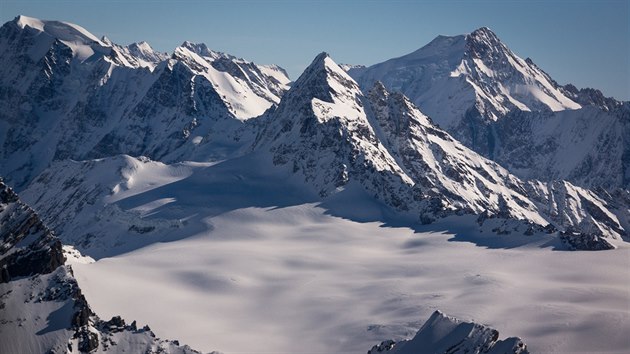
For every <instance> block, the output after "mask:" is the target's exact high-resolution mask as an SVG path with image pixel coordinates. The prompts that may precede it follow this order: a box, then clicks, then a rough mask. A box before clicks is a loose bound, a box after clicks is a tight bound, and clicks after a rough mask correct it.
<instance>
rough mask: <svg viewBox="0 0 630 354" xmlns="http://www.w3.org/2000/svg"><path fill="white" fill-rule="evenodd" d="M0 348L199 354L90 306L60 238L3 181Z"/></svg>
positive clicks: (0, 188)
mask: <svg viewBox="0 0 630 354" xmlns="http://www.w3.org/2000/svg"><path fill="white" fill-rule="evenodd" d="M0 230H1V231H0V241H1V242H2V248H1V249H0V309H2V312H1V313H0V351H1V352H3V353H44V352H66V353H85V352H90V353H102V352H121V353H122V352H144V353H181V354H193V353H198V352H197V351H194V350H192V349H190V348H189V347H188V346H179V344H178V343H177V342H171V341H164V340H160V339H159V338H156V337H155V335H154V334H153V332H151V330H150V329H149V328H148V326H146V327H144V328H141V329H138V328H137V327H136V322H135V321H134V322H133V323H132V324H130V325H127V324H125V321H124V320H122V319H121V318H120V317H114V318H112V319H111V320H110V321H103V320H101V319H99V318H98V316H96V315H95V314H94V313H93V312H92V310H91V309H90V307H89V305H88V303H87V301H86V300H85V297H84V296H83V295H82V293H81V289H80V288H79V285H78V284H77V281H76V279H75V278H74V274H73V272H72V268H71V266H70V265H68V264H67V263H66V257H65V255H64V251H63V250H62V247H61V242H60V241H59V239H58V238H57V237H55V236H54V235H53V234H52V233H51V231H50V230H49V229H48V228H47V227H46V226H45V225H44V224H43V223H42V222H41V220H40V219H39V217H38V216H37V214H35V212H34V211H33V210H32V209H31V208H30V207H28V206H27V205H26V204H24V203H23V202H21V201H20V199H19V198H18V196H17V195H16V194H15V193H14V192H13V190H12V189H11V188H9V187H8V186H7V185H5V184H4V183H3V182H2V181H0Z"/></svg>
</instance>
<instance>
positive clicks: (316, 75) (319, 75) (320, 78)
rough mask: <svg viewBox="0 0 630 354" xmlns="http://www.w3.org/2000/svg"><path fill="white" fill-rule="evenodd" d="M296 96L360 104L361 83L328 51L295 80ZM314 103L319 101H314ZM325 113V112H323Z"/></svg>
mask: <svg viewBox="0 0 630 354" xmlns="http://www.w3.org/2000/svg"><path fill="white" fill-rule="evenodd" d="M291 91H293V95H294V96H302V97H304V98H306V99H309V100H310V99H317V101H322V102H328V103H334V102H335V101H336V100H341V101H345V102H355V105H357V104H360V103H359V102H358V100H357V96H358V95H361V90H360V89H359V85H358V84H357V83H356V82H355V81H354V80H353V79H352V78H351V77H350V76H349V75H348V74H347V73H346V72H345V71H344V70H343V69H342V68H341V67H340V66H339V65H337V63H335V61H334V60H332V58H330V56H329V55H328V53H326V52H322V53H320V54H318V55H317V56H316V57H315V59H313V62H312V63H311V64H310V65H309V66H308V67H307V68H306V69H305V70H304V72H303V73H302V75H300V77H299V78H298V79H297V80H296V81H295V83H294V84H293V87H292V89H291ZM314 105H315V106H317V105H318V103H317V102H315V101H314ZM322 113H323V112H322Z"/></svg>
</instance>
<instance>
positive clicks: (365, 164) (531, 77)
mask: <svg viewBox="0 0 630 354" xmlns="http://www.w3.org/2000/svg"><path fill="white" fill-rule="evenodd" d="M0 52H1V53H2V55H1V56H0V108H1V109H0V146H1V147H2V148H1V150H0V175H1V176H3V177H4V179H5V182H4V183H6V184H7V185H11V186H12V187H13V188H15V190H16V191H17V193H18V194H19V195H20V198H22V199H23V200H24V202H25V203H23V202H21V201H18V199H17V195H16V194H14V192H13V191H12V190H11V189H9V187H8V186H6V185H4V184H3V185H2V188H3V189H2V190H3V192H2V193H3V194H2V196H3V198H4V199H3V200H2V203H3V204H2V205H3V207H2V210H0V212H3V213H5V214H6V215H9V216H10V217H6V218H5V217H4V216H3V219H2V221H3V228H2V231H3V233H4V234H3V239H4V241H3V242H4V243H3V251H4V252H5V253H3V254H2V257H3V258H0V265H3V266H4V267H5V268H3V275H2V279H3V281H4V282H7V283H9V284H13V285H12V286H13V288H12V290H10V291H13V293H14V294H18V293H19V291H18V290H16V289H18V288H19V289H26V288H29V289H35V288H37V289H38V290H37V291H40V292H42V293H44V292H47V291H48V292H50V289H56V288H59V287H61V288H63V289H66V288H68V289H69V290H68V289H66V290H63V291H64V293H63V294H61V295H59V296H58V297H54V296H53V297H52V298H51V300H46V301H53V300H54V301H55V305H54V306H52V305H47V306H46V308H45V309H44V310H42V311H48V312H50V313H57V312H55V311H57V307H58V306H59V304H60V303H63V304H64V305H63V306H62V307H63V308H64V311H63V316H65V317H63V316H62V314H61V312H59V314H58V315H57V316H58V317H59V318H60V321H61V322H63V323H64V324H63V325H61V324H60V325H58V327H56V328H55V329H51V330H50V331H47V330H46V329H41V328H40V327H41V326H42V324H41V323H40V322H38V321H35V322H33V323H32V324H29V326H30V327H29V328H31V329H32V332H36V331H44V332H42V333H49V332H50V333H53V334H51V335H50V336H51V338H52V337H55V338H57V339H58V338H62V337H63V340H61V341H57V342H54V341H52V339H51V341H48V342H41V343H31V342H29V344H28V345H29V346H31V347H29V348H30V349H28V350H31V349H33V348H35V347H34V346H40V347H37V348H44V347H46V348H52V347H53V344H51V343H54V345H58V343H62V342H68V343H71V344H69V345H70V347H69V350H70V352H72V351H73V350H76V349H73V348H79V349H78V350H79V351H84V349H85V351H90V350H92V349H95V348H97V347H98V343H96V344H95V343H94V342H98V341H101V342H103V343H106V342H107V341H108V340H109V341H110V342H112V341H113V342H121V341H122V342H124V341H131V340H133V341H136V340H138V341H140V342H142V343H144V344H143V345H146V346H147V348H152V349H150V350H153V351H158V352H159V351H160V350H166V351H168V352H190V351H191V349H190V348H188V347H180V346H179V344H178V343H173V342H168V341H161V340H158V339H156V338H154V336H152V335H149V334H150V331H148V330H147V331H143V330H138V329H137V328H136V326H135V325H133V326H130V325H126V324H125V323H124V321H122V319H120V317H118V318H114V319H112V321H113V322H112V321H109V322H104V321H102V320H100V319H99V318H98V317H97V316H96V315H94V314H93V313H92V311H91V310H90V309H89V307H87V304H86V303H85V299H84V298H83V297H82V295H80V294H81V293H80V290H79V289H78V286H77V285H76V280H74V278H73V275H72V270H71V268H70V267H69V266H67V265H64V264H65V263H66V260H65V259H64V256H63V253H62V252H61V243H63V244H66V245H71V246H73V247H75V248H76V249H77V250H78V251H77V252H80V253H82V254H85V255H87V256H90V257H93V258H95V259H97V260H98V259H101V258H106V257H111V256H115V255H119V254H122V253H126V252H130V251H133V250H136V249H139V248H142V247H144V246H146V245H149V244H153V243H156V242H170V241H174V240H179V239H183V238H186V237H187V236H188V235H192V234H194V233H195V232H196V230H199V229H200V228H203V227H205V226H204V225H205V224H204V223H203V221H204V220H205V219H204V218H207V217H210V216H215V215H220V214H222V213H224V212H226V211H228V210H235V209H237V208H241V207H273V206H275V207H280V206H287V205H294V204H301V203H319V205H321V206H322V207H324V208H325V209H326V210H327V212H329V213H330V214H332V215H337V216H342V217H345V218H349V219H351V220H358V221H375V220H376V221H381V222H384V223H390V224H395V225H405V226H406V227H410V228H418V227H422V226H423V225H429V224H432V223H435V222H438V221H439V220H442V219H445V218H462V220H464V219H465V220H469V218H468V217H472V218H473V219H472V220H474V222H473V223H472V224H471V225H472V226H470V227H471V230H474V231H477V230H478V231H479V232H489V233H494V234H497V235H500V236H502V237H524V238H527V237H533V238H535V237H550V238H552V239H553V240H554V241H553V242H555V243H554V244H555V245H556V248H557V249H563V250H610V249H614V248H616V247H618V246H619V245H624V244H625V243H626V242H627V241H628V240H629V234H628V231H627V230H629V229H630V192H629V189H630V172H629V169H630V157H629V156H630V144H629V142H630V109H629V108H628V102H621V101H617V100H615V99H613V98H607V97H604V95H603V94H602V93H601V92H600V91H598V90H596V89H577V88H576V87H574V86H572V85H570V84H568V85H560V84H558V83H557V82H556V81H554V80H553V79H552V78H551V77H550V76H549V75H548V74H547V73H545V72H544V71H543V70H542V69H540V68H539V67H538V66H536V65H535V64H534V62H533V61H532V60H531V59H529V58H527V59H522V58H520V57H519V56H517V55H516V54H514V53H513V52H512V51H511V50H510V49H509V48H508V47H507V46H506V45H505V44H504V43H502V42H501V41H500V40H499V38H498V37H497V36H496V35H495V34H494V33H493V32H492V31H491V30H490V29H488V28H485V27H484V28H480V29H477V30H475V31H473V32H472V33H470V34H467V35H461V36H454V37H447V36H439V37H437V38H436V39H434V40H433V41H432V42H430V43H429V44H427V45H426V46H424V47H422V48H420V49H419V50H417V51H415V52H413V53H411V54H408V55H405V56H402V57H399V58H394V59H390V60H388V61H386V62H383V63H380V64H376V65H373V66H370V67H365V66H360V65H338V64H337V63H335V61H334V60H333V59H332V58H331V56H330V55H328V54H327V53H321V54H319V55H317V56H316V57H315V58H314V60H313V62H312V63H311V64H310V65H309V66H308V67H307V68H306V69H305V70H304V72H303V73H302V75H301V76H300V77H299V78H298V79H297V80H295V81H291V80H290V79H289V78H288V75H287V73H286V72H285V71H284V70H283V69H282V68H280V67H279V66H277V65H259V64H256V63H253V62H250V61H247V60H245V59H240V58H236V57H234V56H232V55H229V54H225V53H221V52H217V51H213V50H211V49H209V48H208V47H207V46H206V45H205V44H201V43H191V42H184V43H183V44H182V45H181V46H179V47H177V48H176V49H175V50H174V51H173V53H171V54H167V53H160V52H157V51H155V50H153V49H152V48H151V46H150V45H149V44H148V43H146V42H141V43H134V44H131V45H128V46H122V45H118V44H115V43H113V42H112V41H111V40H109V39H108V38H106V37H103V38H100V39H99V38H98V37H96V36H94V35H92V34H91V33H89V32H88V31H87V30H85V29H84V28H82V27H80V26H78V25H74V24H70V23H66V22H59V21H44V20H39V19H35V18H30V17H25V16H18V17H17V18H16V19H15V20H13V21H10V22H7V23H6V24H4V25H3V26H2V27H1V28H0ZM358 195H360V196H361V198H358V199H357V196H358ZM365 198H367V199H369V200H371V201H373V202H374V203H376V204H378V205H379V208H380V209H379V210H381V212H380V213H379V215H376V216H374V215H370V216H366V215H367V214H366V213H361V212H360V210H361V208H362V205H361V203H360V202H356V201H355V200H359V199H360V200H364V199H365ZM27 205H28V206H27ZM31 208H32V209H31ZM13 210H16V211H13ZM357 210H359V211H357ZM14 219H15V220H17V221H13V220H14ZM25 219H28V220H32V221H29V222H27V224H28V225H27V226H26V229H28V230H30V231H28V232H22V231H24V230H25V229H24V227H22V226H19V225H22V224H21V223H23V222H24V221H23V220H25ZM7 220H8V221H7ZM462 222H463V221H462ZM16 223H17V224H18V226H15V224H16ZM32 225H36V227H33V226H32ZM467 225H468V224H467ZM15 227H17V228H18V229H20V230H22V231H20V232H14V231H10V232H8V233H7V232H6V230H13V229H14V228H15ZM49 228H50V229H49ZM29 232H31V233H32V234H33V236H27V235H29ZM16 235H17V236H16ZM16 237H17V238H20V240H21V239H22V238H26V239H29V240H31V241H33V242H36V244H33V246H28V245H26V244H23V242H22V243H21V241H20V240H18V239H15V238H16ZM18 244H20V245H21V246H19V247H18V246H16V245H18ZM20 247H22V248H20ZM24 247H26V248H29V249H30V251H28V252H26V251H24V250H25V249H26V248H24ZM20 252H22V253H24V254H25V255H24V256H22V255H21V254H22V253H20ZM29 252H30V253H29ZM40 254H44V255H45V256H41V257H40V256H39V255H40ZM16 255H17V256H16ZM12 257H13V258H12ZM16 257H17V258H16ZM35 259H44V260H48V259H50V262H48V261H46V262H47V263H49V264H47V265H46V266H44V269H31V268H32V267H34V266H39V263H38V261H35ZM15 277H23V278H20V279H19V280H17V281H18V282H20V283H19V284H18V283H16V281H15V280H12V279H13V278H15ZM7 294H8V293H7ZM25 294H26V293H25ZM12 296H14V295H12ZM55 296H57V295H55ZM10 299H11V300H10V301H14V302H16V303H19V302H20V301H22V300H24V304H29V305H25V306H26V307H28V308H30V307H29V306H31V305H30V301H31V300H32V299H30V300H29V299H22V297H19V298H17V297H16V298H15V299H14V298H13V297H11V298H10ZM16 299H17V300H16ZM7 301H9V300H7ZM7 303H9V302H6V301H4V302H3V304H7ZM82 304H83V305H82ZM34 306H35V307H37V306H39V305H34ZM51 306H52V307H51ZM55 306H57V307H55ZM81 306H83V307H81ZM53 307H54V308H53ZM36 310H37V309H33V310H32V311H36ZM75 310H76V311H83V312H84V313H85V315H82V316H81V318H82V319H81V320H80V321H79V322H76V321H74V320H72V321H70V322H68V321H67V320H68V319H70V318H71V317H72V316H71V315H72V311H75ZM28 311H31V310H30V309H29V310H28ZM37 311H38V310H37ZM436 316H438V315H434V316H432V318H431V319H430V320H429V322H428V323H430V322H435V325H436V326H440V325H439V323H438V322H440V321H442V322H444V321H446V322H448V323H450V324H448V325H445V326H447V327H448V326H451V325H453V326H455V325H458V324H459V322H458V321H457V320H454V319H452V320H448V321H447V320H445V319H444V318H446V317H444V318H442V317H440V318H438V317H439V316H441V315H439V316H438V317H436ZM62 317H63V318H62ZM66 317H67V318H66ZM64 321H65V322H64ZM22 322H24V321H22ZM66 322H68V323H66ZM9 323H10V324H11V325H12V324H13V323H14V322H9ZM4 325H6V323H5V324H4ZM427 326H429V325H427ZM8 327H11V326H7V328H8ZM112 327H116V328H118V329H116V330H112V329H111V328H112ZM3 328H4V327H3ZM11 328H13V327H11ZM474 328H476V329H475V330H479V328H481V327H479V328H477V327H474ZM484 328H485V327H484ZM484 330H485V329H484ZM113 333H117V334H113ZM421 333H422V331H421ZM108 336H109V337H108ZM112 336H114V337H112ZM131 336H133V338H140V339H131V338H132V337H131ZM418 336H421V334H420V333H419V334H418ZM482 337H483V336H482ZM94 338H96V339H94ZM106 338H110V339H107V340H106ZM111 338H114V339H111ZM484 338H485V339H483V340H486V339H487V338H486V337H484ZM47 340H48V339H47ZM449 340H451V341H452V340H455V339H454V338H451V339H449ZM449 340H447V341H446V342H448V341H449ZM458 340H459V339H458ZM494 341H496V338H494V339H492V343H494ZM519 341H520V340H519ZM446 342H445V343H446ZM24 343H25V342H24ZM412 343H413V340H412V341H410V342H409V344H406V345H405V346H398V348H408V347H411V346H412ZM518 343H519V342H518V341H517V342H510V345H507V344H505V345H506V348H507V349H505V350H506V352H515V353H518V352H522V350H524V349H523V346H522V345H521V346H518V345H516V344H518ZM521 344H522V343H521ZM10 345H11V347H2V348H4V349H7V350H9V351H15V350H18V351H20V350H23V348H26V347H19V345H22V344H20V343H17V344H16V343H12V344H10ZM24 345H26V344H24ZM466 345H467V344H466ZM493 345H494V344H493ZM508 347H509V348H508ZM81 348H83V349H81ZM392 348H393V347H392ZM440 348H442V347H440ZM444 348H447V347H444ZM466 348H468V347H462V348H461V349H459V350H461V351H462V352H465V351H466V350H468V349H470V348H468V349H466ZM488 348H489V347H488ZM501 348H503V347H501ZM377 349H378V348H377ZM24 350H27V349H24ZM397 350H398V349H397ZM488 350H489V349H488ZM36 351H37V350H36ZM394 352H401V353H402V352H405V351H404V350H402V349H401V350H400V351H394ZM479 352H485V351H479Z"/></svg>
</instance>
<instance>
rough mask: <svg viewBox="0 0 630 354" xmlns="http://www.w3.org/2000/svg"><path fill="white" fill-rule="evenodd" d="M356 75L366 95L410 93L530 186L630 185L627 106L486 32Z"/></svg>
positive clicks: (440, 40)
mask: <svg viewBox="0 0 630 354" xmlns="http://www.w3.org/2000/svg"><path fill="white" fill-rule="evenodd" d="M348 73H349V74H350V75H351V76H352V77H353V78H355V79H356V80H357V81H358V82H359V83H360V84H361V87H362V88H364V89H369V88H371V87H372V85H373V84H374V82H376V81H381V82H382V83H383V84H384V85H385V87H387V88H388V89H389V90H391V91H396V92H402V93H403V94H405V95H406V96H407V97H409V98H410V100H411V101H412V102H414V104H416V105H417V106H418V107H419V108H420V109H421V110H422V111H423V112H424V113H426V114H428V115H429V116H430V117H431V118H432V119H433V120H434V121H435V122H436V123H437V124H438V125H439V126H440V127H442V128H443V129H445V130H447V131H448V132H449V133H451V135H453V136H454V137H455V138H456V139H458V140H459V141H461V142H462V143H464V145H466V146H468V147H469V148H472V149H473V150H475V151H477V152H478V153H480V154H481V155H483V156H485V157H487V158H490V159H493V160H495V161H497V162H498V163H500V164H501V165H503V166H504V167H506V168H508V170H510V172H512V173H513V174H515V175H517V176H519V177H521V178H523V179H540V180H545V181H552V180H560V179H566V180H569V181H571V182H572V183H574V184H577V185H579V186H582V187H586V188H591V187H604V188H619V187H621V188H627V187H628V183H629V180H628V178H627V174H626V173H625V172H624V171H627V170H629V169H630V165H629V162H628V161H630V160H628V159H627V158H626V157H625V156H626V155H627V151H628V148H627V146H628V141H630V124H628V119H627V117H628V109H627V104H626V105H624V104H623V103H622V102H618V101H616V100H614V99H610V98H606V97H604V96H603V95H602V94H601V92H599V91H598V90H593V89H582V90H578V89H577V88H575V87H574V86H572V85H566V86H560V85H559V84H558V83H557V82H555V81H554V80H553V79H552V78H551V77H550V76H549V75H548V74H547V73H545V72H544V71H543V70H542V69H540V68H539V67H538V66H536V65H535V64H534V62H533V61H532V60H531V59H529V58H528V59H525V60H524V59H522V58H520V57H519V56H517V55H516V54H514V53H513V52H512V51H511V50H510V49H509V48H508V47H507V46H506V45H505V44H504V43H502V42H501V41H500V40H499V39H498V37H497V36H496V35H495V34H494V33H493V32H492V31H491V30H490V29H488V28H485V27H483V28H480V29H478V30H476V31H474V32H472V33H470V34H468V35H460V36H452V37H448V36H439V37H437V38H436V39H434V40H433V41H432V42H431V43H429V44H427V45H426V46H424V47H422V48H420V49H418V50H417V51H415V52H413V53H411V54H408V55H405V56H402V57H399V58H394V59H390V60H388V61H385V62H383V63H380V64H376V65H373V66H371V67H368V68H361V67H357V68H349V69H348Z"/></svg>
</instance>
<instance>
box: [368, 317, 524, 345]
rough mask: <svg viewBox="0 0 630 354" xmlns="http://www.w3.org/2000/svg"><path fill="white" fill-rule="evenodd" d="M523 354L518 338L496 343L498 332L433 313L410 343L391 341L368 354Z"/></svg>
mask: <svg viewBox="0 0 630 354" xmlns="http://www.w3.org/2000/svg"><path fill="white" fill-rule="evenodd" d="M383 352H384V353H389V354H395V353H397V354H415V353H433V354H466V353H472V354H484V353H488V354H510V353H512V354H526V353H529V351H527V346H526V345H525V344H524V343H523V341H522V340H521V339H520V338H516V337H511V338H507V339H503V340H499V332H498V331H497V330H496V329H493V328H490V327H488V326H484V325H481V324H478V323H474V322H463V321H461V320H458V319H457V318H455V317H450V316H446V315H444V314H443V313H442V312H440V311H435V312H434V313H433V314H432V315H431V317H430V318H429V319H428V320H427V321H426V322H425V323H424V325H422V327H421V328H420V330H418V333H416V335H415V336H414V337H413V338H412V339H410V340H403V341H400V342H398V343H396V342H394V341H393V340H388V341H384V342H382V343H381V344H379V345H375V346H374V347H372V349H371V350H369V351H368V354H377V353H383Z"/></svg>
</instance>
